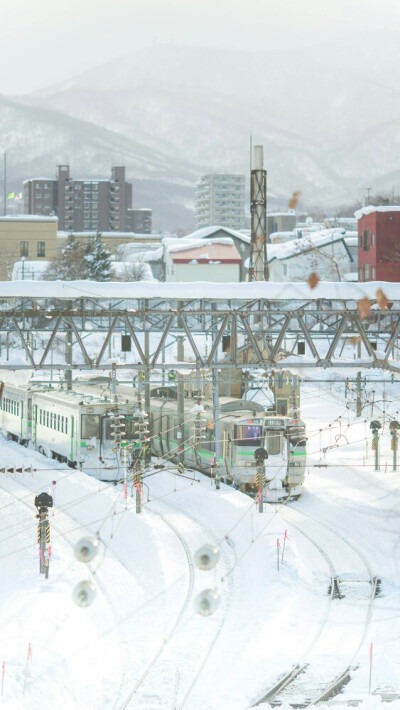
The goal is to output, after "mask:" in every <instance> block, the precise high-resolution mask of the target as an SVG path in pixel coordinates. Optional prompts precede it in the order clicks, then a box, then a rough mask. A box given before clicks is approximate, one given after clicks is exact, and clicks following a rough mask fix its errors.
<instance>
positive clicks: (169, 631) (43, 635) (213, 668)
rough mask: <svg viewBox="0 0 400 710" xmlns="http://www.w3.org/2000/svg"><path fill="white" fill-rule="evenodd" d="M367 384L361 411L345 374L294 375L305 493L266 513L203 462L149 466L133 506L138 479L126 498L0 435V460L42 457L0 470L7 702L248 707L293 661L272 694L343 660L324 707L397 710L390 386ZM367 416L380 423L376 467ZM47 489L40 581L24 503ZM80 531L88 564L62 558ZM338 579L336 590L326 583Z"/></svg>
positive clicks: (32, 709) (0, 646) (307, 689)
mask: <svg viewBox="0 0 400 710" xmlns="http://www.w3.org/2000/svg"><path fill="white" fill-rule="evenodd" d="M380 376H381V377H382V375H380ZM386 378H387V375H386ZM374 391H375V394H374V398H373V399H374V405H373V406H374V410H373V411H372V412H371V407H372V404H371V405H368V406H366V407H365V408H364V410H363V415H362V417H360V418H359V419H358V420H356V418H355V415H354V411H353V402H352V399H353V398H354V395H352V394H348V399H345V392H344V387H343V385H340V386H339V385H336V384H335V383H332V384H331V385H329V384H324V385H322V384H318V383H316V382H314V383H308V384H305V385H303V387H302V417H303V419H305V421H306V424H307V433H308V437H309V442H308V446H309V458H308V464H309V465H308V468H307V475H306V481H305V490H304V495H303V496H302V498H301V499H300V500H299V501H297V502H289V503H286V504H285V505H278V506H272V505H271V506H265V509H264V512H263V513H262V514H260V513H258V510H257V507H256V505H255V504H254V501H252V500H251V499H250V498H248V497H247V496H244V495H242V494H241V493H239V492H237V491H235V490H233V489H231V488H229V487H227V486H224V485H222V486H221V489H220V490H216V489H215V488H214V487H213V485H212V484H211V482H210V480H209V479H208V478H206V477H204V476H202V475H200V474H198V473H197V472H190V471H187V472H185V476H187V477H185V478H184V477H178V476H177V475H176V474H175V472H174V471H173V470H171V471H158V470H155V471H149V474H148V475H146V477H145V484H146V485H145V489H144V510H143V513H141V514H140V515H138V514H136V512H135V501H134V498H131V491H129V496H128V500H127V501H126V500H125V499H124V494H123V488H122V486H110V485H108V484H104V483H99V482H98V481H97V480H95V479H93V478H91V477H89V476H87V475H86V474H85V473H80V472H77V471H73V470H70V469H67V468H66V467H65V466H62V465H59V464H56V463H55V462H53V461H50V460H49V459H47V458H45V457H43V456H41V455H39V454H38V453H36V452H34V451H32V450H29V449H25V448H22V447H20V446H18V445H17V444H15V443H12V442H9V441H6V440H5V439H4V438H0V467H8V468H10V467H13V466H16V467H20V466H22V465H25V466H29V465H33V467H34V468H35V469H36V471H35V472H34V473H33V474H27V473H25V474H24V475H23V474H18V473H16V474H8V475H5V474H0V476H1V478H0V507H1V513H2V514H1V519H0V521H1V522H0V565H1V566H0V629H1V633H0V663H3V662H4V666H2V669H3V678H2V680H3V695H2V697H1V698H0V705H1V706H3V707H5V708H12V709H13V710H14V709H15V710H17V709H20V708H24V709H25V708H29V710H37V709H39V708H40V709H41V710H50V709H51V710H53V708H60V710H73V709H75V708H82V709H83V708H85V709H88V708H90V709H91V708H94V709H96V710H103V709H105V708H115V709H118V710H119V709H121V710H122V709H123V708H138V709H140V710H153V709H154V710H156V709H159V708H162V709H164V708H165V709H169V710H173V709H174V708H176V709H177V710H178V709H181V708H185V709H186V710H245V708H249V707H251V706H252V705H253V704H255V703H257V702H259V701H261V700H262V698H263V697H264V696H265V695H266V694H267V693H268V691H269V690H270V689H271V688H272V686H274V684H275V683H276V682H277V681H278V680H279V679H280V677H282V676H283V675H284V674H285V673H288V672H289V671H290V670H291V669H292V668H293V667H295V666H296V665H297V664H299V665H301V666H303V665H304V672H303V673H302V674H300V675H299V676H298V677H297V679H296V680H295V681H294V683H293V684H292V685H291V686H290V687H288V688H287V690H286V691H285V692H284V693H283V694H282V695H280V696H279V697H280V700H281V702H282V705H281V707H283V708H285V707H286V708H288V707H290V705H289V702H296V701H297V702H304V700H305V699H307V698H308V699H310V700H312V699H313V698H315V697H317V696H318V693H319V692H322V690H323V689H324V688H325V687H326V686H327V685H328V683H329V681H330V680H334V679H335V678H336V677H337V676H338V675H340V674H341V673H343V672H344V671H345V670H346V669H347V668H349V667H350V668H351V672H350V680H349V682H347V683H346V685H345V686H344V687H343V689H342V692H341V694H340V695H338V696H336V698H335V699H334V700H331V701H330V702H329V703H328V702H325V703H322V704H320V705H319V707H343V706H344V705H346V704H347V703H351V704H352V705H355V704H356V701H359V703H357V704H358V706H359V707H362V708H371V709H373V708H379V707H390V708H400V700H399V699H396V696H397V694H399V696H400V596H399V581H400V568H399V559H400V558H399V552H400V538H399V524H398V520H399V513H400V489H399V480H400V472H392V465H391V462H392V452H391V451H390V436H389V432H388V423H389V416H390V414H391V415H392V416H397V415H396V411H397V404H396V398H397V395H398V391H399V385H398V384H396V383H395V384H394V385H388V386H387V388H386V390H385V396H383V390H382V385H379V383H377V384H375V385H374ZM367 395H368V393H367ZM370 399H371V398H370ZM349 402H350V403H351V406H350V407H347V406H346V404H348V403H349ZM371 402H372V400H371ZM371 414H372V416H373V418H378V419H380V421H381V422H382V423H383V424H384V426H383V434H382V451H381V470H380V471H379V472H378V471H375V470H374V459H373V453H374V452H372V451H371V435H370V430H369V421H370V419H371ZM367 442H368V446H367ZM43 490H48V491H49V492H50V493H52V494H53V495H54V501H55V505H54V509H53V511H52V512H51V514H50V523H51V546H52V555H53V559H52V561H51V566H50V577H49V579H48V580H45V579H44V576H43V575H40V574H39V557H38V548H37V541H36V535H37V532H36V526H37V521H36V518H35V514H36V510H35V508H34V496H35V494H36V493H38V492H41V491H43ZM285 531H287V533H286V540H285ZM87 533H92V534H97V535H98V536H99V538H100V540H101V553H100V554H99V555H98V557H96V558H95V560H94V561H93V563H91V565H89V566H86V565H84V564H82V563H80V562H78V561H77V560H76V559H75V557H74V554H73V545H74V543H75V542H76V541H77V540H78V539H79V538H81V537H82V536H83V535H84V534H87ZM278 540H279V545H280V547H279V549H278V548H277V541H278ZM205 542H212V543H214V544H216V545H218V547H219V548H220V551H221V558H220V562H219V563H218V565H217V567H216V568H215V569H214V570H212V571H209V572H203V571H200V570H198V569H197V568H195V567H194V566H193V563H192V555H193V553H194V552H195V551H196V550H197V549H198V548H199V547H200V546H201V545H202V544H203V543H205ZM284 543H285V551H284V557H283V560H282V558H281V556H282V551H283V545H284ZM277 552H279V553H280V560H279V570H278V555H277ZM332 577H339V579H340V580H341V581H340V584H339V588H340V592H341V597H342V598H337V596H338V595H333V594H330V593H329V592H330V585H331V579H332ZM84 579H91V580H92V581H93V582H94V584H95V586H96V590H97V591H96V598H95V601H94V603H93V604H92V605H91V606H90V607H87V608H79V607H77V606H76V605H75V604H74V602H73V600H72V589H73V587H74V585H75V584H76V583H77V582H79V581H81V580H84ZM376 579H379V580H380V581H379V584H378V587H377V593H376V595H375V596H374V594H373V591H374V586H373V585H374V582H371V580H376ZM206 588H215V589H217V590H218V592H219V594H220V605H219V608H218V609H217V611H216V612H215V613H214V615H213V616H210V617H202V616H199V615H198V614H197V613H196V611H195V607H194V599H195V597H196V596H197V594H198V593H199V592H200V591H202V590H203V589H206ZM371 644H372V647H371ZM29 648H30V649H31V654H29V658H28V649H29ZM371 648H372V661H373V663H372V675H371V694H369V673H370V653H371ZM382 698H384V699H389V698H395V699H394V700H393V701H392V702H391V704H390V705H386V703H385V704H384V703H383V701H382ZM258 707H260V708H268V707H270V705H269V704H268V703H266V702H265V703H261V704H260V705H259V706H258Z"/></svg>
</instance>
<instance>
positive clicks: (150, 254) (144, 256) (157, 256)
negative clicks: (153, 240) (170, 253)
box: [125, 247, 164, 264]
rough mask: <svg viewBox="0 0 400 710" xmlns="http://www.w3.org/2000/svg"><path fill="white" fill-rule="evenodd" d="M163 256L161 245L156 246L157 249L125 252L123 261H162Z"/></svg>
mask: <svg viewBox="0 0 400 710" xmlns="http://www.w3.org/2000/svg"><path fill="white" fill-rule="evenodd" d="M163 256H164V249H163V247H158V248H157V249H147V250H145V251H135V252H132V253H131V254H126V256H125V263H129V264H131V263H132V262H138V261H146V262H149V261H162V258H163Z"/></svg>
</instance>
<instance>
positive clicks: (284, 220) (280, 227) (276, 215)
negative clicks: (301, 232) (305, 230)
mask: <svg viewBox="0 0 400 710" xmlns="http://www.w3.org/2000/svg"><path fill="white" fill-rule="evenodd" d="M295 227H296V212H294V211H293V210H292V211H291V212H267V230H268V236H269V235H270V234H273V233H274V232H291V231H292V230H293V229H295Z"/></svg>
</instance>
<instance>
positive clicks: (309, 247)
mask: <svg viewBox="0 0 400 710" xmlns="http://www.w3.org/2000/svg"><path fill="white" fill-rule="evenodd" d="M302 242H303V243H300V240H299V241H298V242H297V243H295V244H294V248H295V250H296V253H297V254H310V256H311V260H312V261H311V267H312V268H314V269H318V267H319V266H320V265H321V257H322V258H323V259H326V260H327V261H329V262H330V263H331V264H333V266H334V268H335V271H336V275H337V279H338V281H342V274H341V271H340V265H339V263H338V261H337V259H336V257H335V253H334V249H333V244H334V242H331V244H330V246H331V247H332V253H331V254H330V253H329V252H328V251H325V250H324V249H322V247H321V246H316V245H315V244H314V242H313V241H312V239H311V237H310V236H309V235H305V236H304V237H302ZM324 246H329V244H328V243H327V244H326V245H324ZM312 255H315V256H314V259H313V256H312ZM317 257H319V258H317Z"/></svg>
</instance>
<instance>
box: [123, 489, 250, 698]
mask: <svg viewBox="0 0 400 710" xmlns="http://www.w3.org/2000/svg"><path fill="white" fill-rule="evenodd" d="M158 505H160V504H159V503H158ZM162 505H165V504H162ZM168 508H169V510H170V511H171V508H172V509H173V511H176V512H174V513H173V515H176V514H180V515H182V511H181V509H180V508H179V507H178V506H175V505H174V504H172V503H171V502H169V503H168ZM155 512H156V514H157V515H159V517H160V518H161V519H162V520H163V522H164V523H165V524H166V525H168V526H169V527H170V529H171V530H172V531H173V532H174V533H175V535H176V536H177V537H178V539H179V541H180V543H181V545H182V547H183V549H184V552H185V555H186V558H187V562H188V565H189V570H190V579H189V583H188V588H187V593H186V597H185V600H184V602H183V604H182V607H181V610H180V612H179V614H178V616H177V617H176V620H175V623H174V625H173V626H172V627H171V629H170V631H169V633H168V636H167V637H166V638H165V639H164V642H163V644H162V645H161V646H160V647H159V649H158V651H157V653H156V654H154V656H153V658H152V659H151V661H150V663H149V664H148V666H147V667H146V669H145V671H144V672H143V673H142V675H141V677H140V678H139V679H138V680H137V682H136V683H135V685H134V687H133V688H132V690H131V691H130V693H129V694H128V696H127V697H126V698H125V700H124V701H123V703H122V704H120V705H118V710H125V708H128V707H129V705H130V704H131V703H132V707H133V703H135V707H147V705H146V703H147V702H149V703H150V702H153V703H157V702H158V703H159V702H160V698H156V696H155V694H154V692H153V691H152V690H151V689H149V690H148V691H147V693H146V688H145V687H144V686H145V683H146V680H147V679H149V676H151V674H152V673H155V672H157V670H160V666H159V664H160V663H161V664H163V663H164V664H168V658H166V657H165V656H167V654H168V650H169V651H170V653H171V648H168V647H170V646H171V644H172V642H173V640H174V639H175V640H177V641H178V640H179V635H178V632H179V628H180V626H181V625H182V624H186V623H191V622H193V620H194V619H197V622H198V623H200V624H204V623H206V622H205V620H203V619H202V618H201V617H198V616H197V614H196V613H195V611H194V610H193V613H192V614H191V615H187V613H186V612H187V611H188V607H189V604H190V602H191V600H192V597H193V592H194V588H195V574H194V568H193V562H192V551H191V548H190V545H189V543H188V541H187V539H186V538H185V536H184V535H182V533H181V532H180V531H179V529H178V527H177V525H176V524H173V523H171V521H170V520H169V519H168V515H167V514H166V513H161V512H159V511H155ZM187 520H188V521H190V525H191V526H192V527H193V529H195V531H196V538H197V539H201V537H200V536H202V537H204V535H205V536H206V538H207V540H208V541H210V542H213V543H214V544H217V543H218V540H217V538H216V536H215V534H214V533H213V531H211V530H210V529H209V528H208V527H207V526H205V525H204V524H203V522H201V521H196V520H195V519H194V518H193V517H190V518H187ZM196 544H197V545H198V543H196ZM228 546H229V550H230V551H231V553H230V554H228V553H227V550H226V549H225V550H224V549H222V550H221V559H222V561H223V562H224V566H225V568H226V569H228V568H229V565H230V564H232V559H229V558H232V557H233V558H234V559H236V553H235V550H234V546H233V544H231V543H230V541H228ZM201 574H202V573H200V575H201ZM201 581H203V580H201ZM204 582H206V580H204ZM203 587H204V584H202V585H201V588H203ZM231 587H232V580H231V579H230V578H229V581H228V586H227V589H226V590H225V594H224V595H223V610H222V615H221V616H220V619H219V621H218V624H217V628H216V629H215V631H214V633H213V634H212V636H211V639H210V641H209V642H208V644H207V649H206V651H205V652H204V653H203V655H202V658H201V661H200V664H198V665H197V667H193V664H192V665H190V663H189V661H188V663H187V664H186V668H185V670H184V671H183V672H182V669H180V670H178V669H176V672H175V678H174V688H173V691H172V695H173V697H172V698H171V702H172V706H173V707H174V708H176V710H183V708H185V707H186V704H187V702H188V700H189V699H190V697H191V695H192V693H193V691H194V690H195V687H196V684H197V682H198V680H199V679H200V677H201V674H202V672H203V670H204V668H205V667H206V665H207V662H208V661H209V659H210V656H211V654H212V652H213V649H214V648H215V644H216V643H217V640H218V638H219V636H220V635H221V632H222V630H223V627H224V624H225V621H226V618H227V615H228V612H229V599H230V593H231ZM185 617H186V618H185ZM185 683H186V688H185V690H183V691H182V689H181V688H182V686H183V685H184V684H185ZM139 691H141V692H142V694H143V696H144V698H143V703H144V704H143V703H141V700H142V698H141V697H139ZM170 691H171V688H168V689H165V695H167V693H169V692H170ZM163 702H164V703H167V698H166V697H164V698H163ZM115 707H117V706H115Z"/></svg>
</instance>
